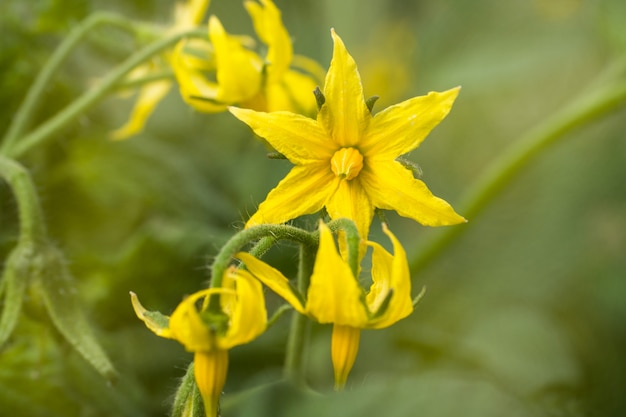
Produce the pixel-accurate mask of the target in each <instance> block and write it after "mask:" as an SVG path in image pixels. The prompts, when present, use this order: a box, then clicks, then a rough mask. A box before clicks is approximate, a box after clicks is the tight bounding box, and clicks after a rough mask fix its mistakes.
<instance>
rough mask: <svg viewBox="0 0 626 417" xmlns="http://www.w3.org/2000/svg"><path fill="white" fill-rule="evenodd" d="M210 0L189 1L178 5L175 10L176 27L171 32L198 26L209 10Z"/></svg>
mask: <svg viewBox="0 0 626 417" xmlns="http://www.w3.org/2000/svg"><path fill="white" fill-rule="evenodd" d="M210 3H211V2H210V1H209V0H189V1H187V2H186V3H176V6H175V9H174V26H173V27H172V29H171V31H183V30H188V29H190V28H192V27H194V26H196V25H198V24H199V23H200V22H201V21H202V19H203V18H204V14H205V13H206V10H207V9H208V8H209V4H210Z"/></svg>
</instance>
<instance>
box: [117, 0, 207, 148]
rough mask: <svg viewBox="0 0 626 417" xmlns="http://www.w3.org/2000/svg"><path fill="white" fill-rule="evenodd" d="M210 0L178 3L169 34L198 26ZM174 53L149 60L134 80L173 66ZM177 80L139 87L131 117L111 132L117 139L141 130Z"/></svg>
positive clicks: (139, 69) (139, 68) (141, 67)
mask: <svg viewBox="0 0 626 417" xmlns="http://www.w3.org/2000/svg"><path fill="white" fill-rule="evenodd" d="M209 4H210V0H189V1H188V2H186V3H177V4H176V7H175V9H174V23H173V24H172V26H171V27H170V28H168V29H167V30H166V31H165V34H166V35H171V34H174V33H177V32H182V31H185V30H189V29H192V28H193V27H195V26H197V25H198V24H199V23H200V22H201V21H202V18H203V17H204V14H205V12H206V10H207V9H208V7H209ZM170 55H171V52H169V53H166V54H165V56H164V57H157V58H156V59H155V60H154V62H149V63H147V64H145V65H142V66H140V67H138V68H136V70H135V71H133V72H132V73H131V77H129V78H130V79H139V78H141V77H146V76H149V75H151V74H158V73H159V72H163V71H165V70H167V69H168V68H169V67H170V64H169V61H170V60H171V57H170ZM172 85H173V82H172V81H170V80H167V79H163V80H157V81H153V82H150V83H148V84H146V85H144V86H143V87H141V88H140V89H139V92H138V94H137V100H136V101H135V106H134V107H133V109H132V110H131V114H130V118H129V120H128V121H127V122H126V123H125V124H124V125H123V126H122V127H120V128H119V129H117V130H115V131H113V132H111V138H112V139H114V140H122V139H127V138H129V137H131V136H133V135H136V134H138V133H141V131H142V130H143V128H144V126H145V124H146V121H147V120H148V118H149V117H150V115H151V114H152V112H154V109H155V108H156V106H157V105H158V104H159V103H160V102H161V100H163V98H164V97H165V96H166V95H167V93H168V92H169V91H170V89H171V88H172Z"/></svg>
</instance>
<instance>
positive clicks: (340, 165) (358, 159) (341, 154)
mask: <svg viewBox="0 0 626 417" xmlns="http://www.w3.org/2000/svg"><path fill="white" fill-rule="evenodd" d="M330 166H331V168H332V169H333V172H334V173H335V175H337V176H338V177H340V178H342V179H346V180H351V179H352V178H355V177H356V176H357V175H359V172H361V169H362V168H363V155H361V153H360V152H359V151H358V149H355V148H341V149H339V150H338V151H337V152H335V154H334V155H333V157H332V159H331V160H330Z"/></svg>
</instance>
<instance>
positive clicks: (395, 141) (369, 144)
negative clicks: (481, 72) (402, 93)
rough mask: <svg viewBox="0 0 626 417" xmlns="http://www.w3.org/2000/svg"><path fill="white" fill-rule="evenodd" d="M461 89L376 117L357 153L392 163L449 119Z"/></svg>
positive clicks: (408, 103) (407, 103) (434, 94)
mask: <svg viewBox="0 0 626 417" xmlns="http://www.w3.org/2000/svg"><path fill="white" fill-rule="evenodd" d="M459 90H460V87H457V88H453V89H451V90H448V91H444V92H443V93H437V92H430V93H428V95H425V96H419V97H414V98H412V99H409V100H406V101H404V102H402V103H400V104H396V105H394V106H391V107H388V108H386V109H385V110H383V111H381V112H380V113H378V114H376V115H375V116H374V118H373V119H372V121H371V123H370V128H369V130H368V131H367V135H366V137H365V138H364V139H363V141H362V144H361V147H360V149H361V150H362V151H363V153H364V154H365V155H367V156H368V158H371V159H376V160H379V159H395V158H397V157H398V156H400V155H403V154H405V153H407V152H410V151H412V150H413V149H415V148H417V147H418V146H419V145H420V143H422V141H423V140H424V138H426V136H427V135H428V134H429V133H430V131H431V130H432V129H433V128H434V127H435V126H437V125H438V124H439V122H440V121H441V120H443V118H444V117H446V116H447V115H448V113H449V112H450V109H451V108H452V104H453V103H454V100H455V99H456V97H457V95H458V94H459Z"/></svg>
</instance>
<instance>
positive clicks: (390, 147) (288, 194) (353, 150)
mask: <svg viewBox="0 0 626 417" xmlns="http://www.w3.org/2000/svg"><path fill="white" fill-rule="evenodd" d="M331 33H332V37H333V40H334V51H333V57H332V61H331V63H330V69H329V70H328V74H327V75H326V82H325V85H324V93H323V96H324V98H325V102H324V104H323V105H322V106H321V108H320V111H319V112H318V115H317V120H313V119H310V118H307V117H304V116H301V115H298V114H293V113H288V112H275V113H262V112H255V111H252V110H249V109H241V108H235V107H231V108H230V111H231V113H232V114H234V115H235V116H236V117H237V118H238V119H240V120H241V121H243V122H244V123H246V124H247V125H248V126H250V127H251V128H252V130H253V131H254V132H255V133H256V134H257V135H259V136H261V137H262V138H264V139H266V140H267V141H268V142H269V143H270V145H272V146H273V147H274V148H275V149H276V150H277V151H278V152H280V153H281V154H283V155H284V156H285V157H286V158H287V159H289V160H290V161H291V162H292V163H293V164H294V165H295V166H294V167H293V168H292V170H291V172H289V174H288V175H287V176H286V177H285V178H284V179H283V180H282V181H281V182H280V183H279V184H278V186H277V187H276V188H274V189H273V190H272V191H271V192H270V193H269V194H268V196H267V198H266V200H265V201H264V202H263V203H261V205H260V206H259V209H258V211H257V212H256V213H255V214H254V215H253V216H252V217H251V218H250V219H249V220H248V222H247V224H246V226H248V227H249V226H253V225H256V224H264V223H283V222H285V221H288V220H290V219H294V218H296V217H298V216H300V215H304V214H310V213H315V212H317V211H319V210H320V209H322V207H326V210H327V211H328V214H329V215H330V217H331V218H332V219H338V218H342V217H345V218H349V219H352V220H353V221H354V222H355V223H356V225H357V228H358V230H359V233H360V235H361V236H363V237H366V236H367V232H368V230H369V225H370V223H371V220H372V217H373V214H374V208H376V207H377V208H381V209H386V210H395V211H397V212H398V213H399V214H400V215H401V216H405V217H409V218H412V219H414V220H416V221H418V222H420V223H422V224H423V225H427V226H442V225H451V224H456V223H461V222H464V221H465V219H464V218H463V217H461V216H459V215H458V214H457V213H455V212H454V210H453V209H452V207H451V206H450V205H449V204H448V203H447V202H445V201H444V200H442V199H440V198H437V197H435V196H433V195H432V193H431V192H430V190H429V189H428V188H427V187H426V185H425V184H424V183H423V182H422V181H420V180H417V179H415V178H414V176H413V174H412V172H411V170H409V169H408V168H406V167H405V166H403V165H402V164H401V163H400V162H398V161H397V160H396V158H398V157H399V156H401V155H403V154H406V153H407V152H410V151H412V150H413V149H415V148H416V147H418V146H419V144H420V143H421V142H422V140H424V138H425V137H426V135H427V134H428V133H429V132H430V131H431V130H432V129H433V128H434V127H435V126H436V125H437V124H438V123H439V122H440V121H441V120H442V119H443V118H444V117H445V116H446V115H447V114H448V112H449V111H450V108H451V107H452V103H453V102H454V100H455V98H456V96H457V94H458V92H459V88H453V89H451V90H448V91H445V92H443V93H437V92H431V93H429V94H428V95H426V96H420V97H414V98H412V99H409V100H406V101H404V102H402V103H399V104H396V105H394V106H391V107H388V108H387V109H385V110H383V111H381V112H379V113H377V114H376V115H374V116H372V114H371V111H370V110H369V108H368V106H367V104H366V102H365V100H364V97H363V90H362V86H361V80H360V77H359V73H358V70H357V67H356V63H355V62H354V60H353V59H352V57H351V56H350V55H349V54H348V52H347V51H346V48H345V46H344V44H343V42H342V41H341V39H340V38H339V36H337V35H336V34H335V32H334V31H331ZM320 98H322V97H320Z"/></svg>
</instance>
